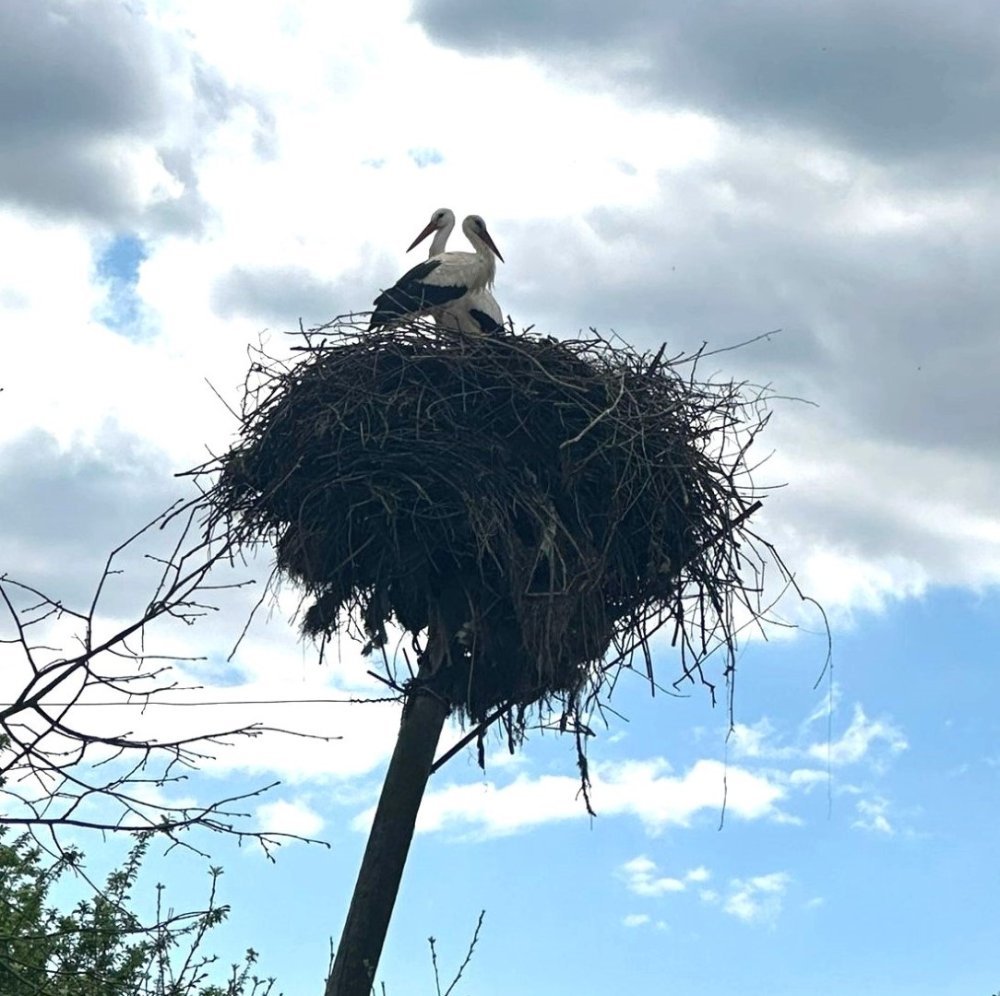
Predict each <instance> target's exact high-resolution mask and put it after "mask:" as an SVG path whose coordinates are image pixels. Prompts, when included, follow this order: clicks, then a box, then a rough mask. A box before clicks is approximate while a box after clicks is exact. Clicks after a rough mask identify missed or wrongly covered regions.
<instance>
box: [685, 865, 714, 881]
mask: <svg viewBox="0 0 1000 996" xmlns="http://www.w3.org/2000/svg"><path fill="white" fill-rule="evenodd" d="M711 877H712V873H711V872H710V871H709V870H708V869H707V868H706V867H705V866H704V865H699V866H698V867H697V868H692V869H691V870H690V871H688V872H685V873H684V881H685V882H707V881H708V880H709V879H710V878H711Z"/></svg>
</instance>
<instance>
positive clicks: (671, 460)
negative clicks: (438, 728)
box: [209, 319, 766, 722]
mask: <svg viewBox="0 0 1000 996" xmlns="http://www.w3.org/2000/svg"><path fill="white" fill-rule="evenodd" d="M303 342H304V345H303V346H301V347H299V349H300V352H299V356H298V359H297V360H296V361H295V362H292V363H281V362H278V361H272V360H270V359H269V358H267V357H264V358H263V362H260V363H257V364H255V367H254V381H253V383H252V384H250V385H248V390H247V396H246V399H245V405H244V412H243V417H242V433H241V438H240V440H239V442H238V443H237V445H235V446H234V447H233V448H232V449H231V450H230V451H229V452H228V453H227V454H226V455H225V456H224V457H222V458H221V460H220V461H219V463H218V464H217V465H216V469H217V470H219V471H220V473H219V476H218V479H217V483H216V485H215V486H214V488H213V489H212V491H211V492H210V496H209V497H210V501H211V503H212V507H213V516H214V519H215V521H216V523H218V522H220V521H224V522H225V523H226V524H227V525H228V527H229V528H235V529H237V530H239V532H240V534H241V539H242V541H243V542H245V543H249V544H253V543H259V542H264V541H268V542H273V543H275V546H276V549H277V567H278V570H279V572H280V573H281V574H283V575H284V576H286V577H289V578H291V579H293V580H294V581H295V582H297V583H298V584H300V585H301V586H302V587H303V588H304V590H305V592H306V595H307V602H308V608H307V609H306V611H305V613H304V617H303V630H304V631H305V632H306V633H307V634H312V635H327V634H330V633H333V632H335V631H337V630H339V629H341V628H343V627H345V626H348V627H350V626H351V625H354V626H356V627H358V628H360V629H361V630H362V631H363V633H364V635H365V637H366V638H367V640H368V643H369V646H375V647H378V646H382V645H384V644H385V642H386V639H387V634H386V627H387V626H390V625H391V624H396V625H398V626H399V627H401V628H402V629H404V630H407V631H409V632H410V633H411V634H413V637H414V639H415V640H416V646H417V648H418V651H419V654H420V658H419V663H420V671H419V681H420V682H421V683H422V684H425V685H426V686H429V687H430V688H431V689H433V690H434V691H435V692H437V693H438V694H440V695H442V696H444V697H445V698H446V699H447V700H448V701H449V702H450V703H451V704H452V705H453V706H455V707H456V708H458V709H459V710H460V711H461V712H463V713H464V714H466V715H467V716H469V717H471V718H472V719H474V720H477V721H481V720H482V719H483V718H484V717H485V716H486V715H487V714H488V713H490V712H491V710H493V709H495V708H497V707H504V706H519V707H522V708H521V709H520V710H519V714H520V715H521V716H523V715H524V708H523V707H526V706H529V705H531V704H533V703H536V702H540V701H541V702H544V703H547V704H552V703H553V702H559V703H561V704H562V707H563V708H564V709H568V710H569V711H570V712H574V713H577V714H578V710H579V705H580V703H581V701H583V700H584V698H585V697H586V696H587V695H589V694H591V693H593V692H594V691H595V690H596V689H599V688H600V687H601V686H602V684H603V682H605V681H606V680H607V678H608V675H609V673H610V672H609V665H610V664H614V663H619V662H623V661H625V662H627V661H629V660H630V659H631V655H632V654H633V653H634V652H635V651H636V650H637V649H638V648H641V649H642V650H643V651H644V652H645V660H646V663H647V666H649V661H650V657H649V650H648V644H647V640H648V637H649V636H650V634H651V633H652V632H653V631H654V630H655V629H656V628H658V627H659V626H661V625H662V624H663V623H664V622H666V621H668V620H669V621H672V622H673V623H674V627H675V628H674V639H675V642H679V643H680V645H681V646H682V648H683V649H684V650H685V651H686V653H685V658H684V659H685V664H684V669H685V673H686V674H687V675H690V674H691V673H692V669H693V668H697V667H698V665H699V663H700V660H701V657H702V656H703V655H704V654H705V653H707V652H709V651H710V650H711V649H712V648H713V644H717V643H719V642H720V639H721V642H722V643H723V644H727V643H730V641H731V639H732V629H731V626H732V622H731V620H732V608H733V603H734V597H735V598H738V599H740V600H743V601H748V600H749V593H748V591H747V590H746V589H745V588H744V582H743V581H742V580H741V572H740V567H741V564H740V557H739V552H738V551H739V542H740V538H741V535H742V533H743V526H742V524H743V523H744V522H745V520H746V517H747V515H748V514H749V512H750V511H751V510H752V508H753V507H755V506H753V504H752V503H753V497H754V496H753V494H752V493H751V489H750V484H749V479H748V476H747V468H746V466H745V462H744V461H745V452H746V447H747V445H748V444H749V442H750V440H751V439H752V438H753V435H754V434H755V432H756V431H757V430H758V429H759V428H760V426H761V425H762V424H763V422H764V421H765V419H766V415H765V414H764V412H763V409H762V405H761V400H760V396H759V393H749V394H748V392H747V391H746V389H745V387H743V386H741V385H735V384H732V383H723V384H716V383H710V382H708V383H706V382H699V381H698V380H696V379H695V367H696V362H695V361H696V359H697V357H691V356H688V357H683V356H681V357H674V358H673V359H664V357H663V355H662V354H663V350H662V349H661V350H660V352H659V353H658V354H656V355H655V356H652V355H650V354H643V355H640V354H638V353H636V352H635V351H634V350H632V349H631V348H629V347H627V346H625V345H624V344H622V343H620V342H612V341H609V340H607V339H605V338H602V337H600V336H598V335H597V334H596V333H594V334H592V335H590V336H588V337H586V338H583V339H580V340H574V341H557V340H555V339H552V338H547V337H542V336H539V335H537V334H532V333H530V332H524V333H508V334H504V335H499V336H492V337H486V336H477V337H472V336H465V335H458V334H449V333H443V332H441V331H440V330H437V329H435V328H434V327H433V326H430V325H428V324H425V323H422V322H416V323H413V324H409V325H405V326H403V327H398V328H394V329H389V330H380V331H377V332H367V331H362V330H361V329H360V328H359V326H358V325H356V324H354V323H353V322H352V321H351V320H350V319H341V320H337V321H335V322H333V323H331V324H330V325H328V326H324V327H323V328H321V329H318V330H314V332H313V333H311V334H306V335H305V338H304V340H303ZM720 634H721V637H720ZM649 676H650V678H651V679H652V673H651V671H650V675H649ZM522 722H523V720H522Z"/></svg>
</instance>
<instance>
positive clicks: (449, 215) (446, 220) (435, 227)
mask: <svg viewBox="0 0 1000 996" xmlns="http://www.w3.org/2000/svg"><path fill="white" fill-rule="evenodd" d="M454 227H455V212H454V211H452V210H451V208H438V209H437V210H436V211H435V212H434V213H433V214H432V215H431V220H430V221H429V222H428V223H427V226H426V227H425V228H424V230H423V231H422V232H421V233H420V234H419V235H418V236H417V237H416V238H415V239H414V240H413V241H412V242H411V243H410V245H409V246H408V247H407V250H406V251H407V252H409V251H410V249H413V248H414V247H415V246H418V245H420V243H421V242H423V241H424V239H426V238H427V236H428V235H430V234H431V232H439V231H441V230H442V229H445V228H447V229H448V231H449V232H450V231H451V230H452V229H453V228H454Z"/></svg>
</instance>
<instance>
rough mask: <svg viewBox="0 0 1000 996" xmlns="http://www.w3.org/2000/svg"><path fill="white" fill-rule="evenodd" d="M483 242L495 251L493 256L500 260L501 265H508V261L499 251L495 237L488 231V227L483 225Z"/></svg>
mask: <svg viewBox="0 0 1000 996" xmlns="http://www.w3.org/2000/svg"><path fill="white" fill-rule="evenodd" d="M483 241H484V242H485V243H486V244H487V245H488V246H489V247H490V248H491V249H492V250H493V255H494V256H496V258H497V259H499V260H500V262H501V263H506V262H507V260H505V259H504V258H503V256H501V255H500V250H499V249H497V246H496V243H495V242H494V241H493V236H492V235H490V233H489V232H487V231H486V226H485V225H483Z"/></svg>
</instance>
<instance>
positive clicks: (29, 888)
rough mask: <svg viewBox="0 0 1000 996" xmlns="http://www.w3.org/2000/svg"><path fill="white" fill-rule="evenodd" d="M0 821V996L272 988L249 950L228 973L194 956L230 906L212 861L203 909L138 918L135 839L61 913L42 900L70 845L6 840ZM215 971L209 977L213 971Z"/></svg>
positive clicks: (151, 995)
mask: <svg viewBox="0 0 1000 996" xmlns="http://www.w3.org/2000/svg"><path fill="white" fill-rule="evenodd" d="M5 834H6V830H5V829H3V828H0V993H2V994H3V996H271V993H272V990H273V987H274V980H273V979H262V978H259V977H258V976H257V975H256V974H254V971H253V968H254V965H255V964H256V962H257V953H256V952H255V951H254V950H253V949H252V948H249V949H248V950H247V952H246V954H245V955H244V959H243V961H242V963H240V964H236V965H232V966H230V971H229V973H228V975H222V977H221V979H220V978H218V976H219V975H220V973H219V972H218V971H213V969H215V968H217V964H218V963H217V958H216V957H214V956H207V955H203V954H201V948H202V945H203V942H204V940H205V936H206V934H207V932H208V931H209V930H210V929H211V928H212V927H214V926H216V925H217V924H219V923H221V922H222V921H223V920H224V919H225V918H226V915H227V914H228V912H229V908H228V907H226V906H220V905H218V904H217V902H216V887H217V883H218V879H219V876H220V875H221V869H218V868H213V869H212V870H211V889H210V893H209V902H208V907H207V909H204V910H201V911H198V912H189V913H183V914H180V915H173V914H170V915H167V916H164V915H163V886H158V887H157V890H158V891H157V904H156V905H157V916H156V922H155V923H153V924H143V923H142V921H141V920H140V918H139V916H138V915H137V914H136V913H134V912H133V911H132V909H131V898H132V897H131V893H132V890H133V888H134V886H135V884H136V880H137V878H138V874H139V870H140V867H141V864H142V860H143V857H144V856H145V853H146V850H147V848H148V846H149V843H150V837H149V836H144V837H140V838H139V839H138V840H137V842H136V843H135V845H134V846H133V847H132V849H131V851H130V852H129V854H128V856H127V858H126V859H125V861H124V863H123V864H122V866H121V867H120V868H118V869H116V870H115V871H113V872H111V874H110V875H109V876H108V878H107V881H106V883H105V885H104V887H103V888H102V889H99V890H97V891H96V892H95V894H94V895H93V896H92V898H89V899H84V900H81V901H79V902H78V903H77V904H76V905H75V906H74V907H73V908H72V910H71V911H70V912H68V913H67V912H61V911H60V910H58V909H56V908H55V907H54V906H52V905H51V901H50V898H49V896H50V890H51V889H52V888H53V886H54V885H55V884H56V883H57V882H58V881H59V880H60V879H61V878H62V877H63V876H64V875H65V874H66V873H67V872H70V873H73V872H76V871H79V870H80V869H81V868H82V861H83V855H82V854H81V853H80V852H79V851H75V850H69V851H64V852H62V853H61V854H60V855H59V856H58V857H56V858H51V857H49V856H47V855H46V854H44V852H43V851H42V850H41V848H39V847H38V846H37V845H36V844H35V843H34V841H33V840H32V838H30V837H29V836H28V835H24V836H21V837H18V838H17V839H16V840H14V841H13V843H10V844H8V843H7V842H6V840H5ZM213 975H215V976H216V978H214V979H213V978H212V976H213Z"/></svg>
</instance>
